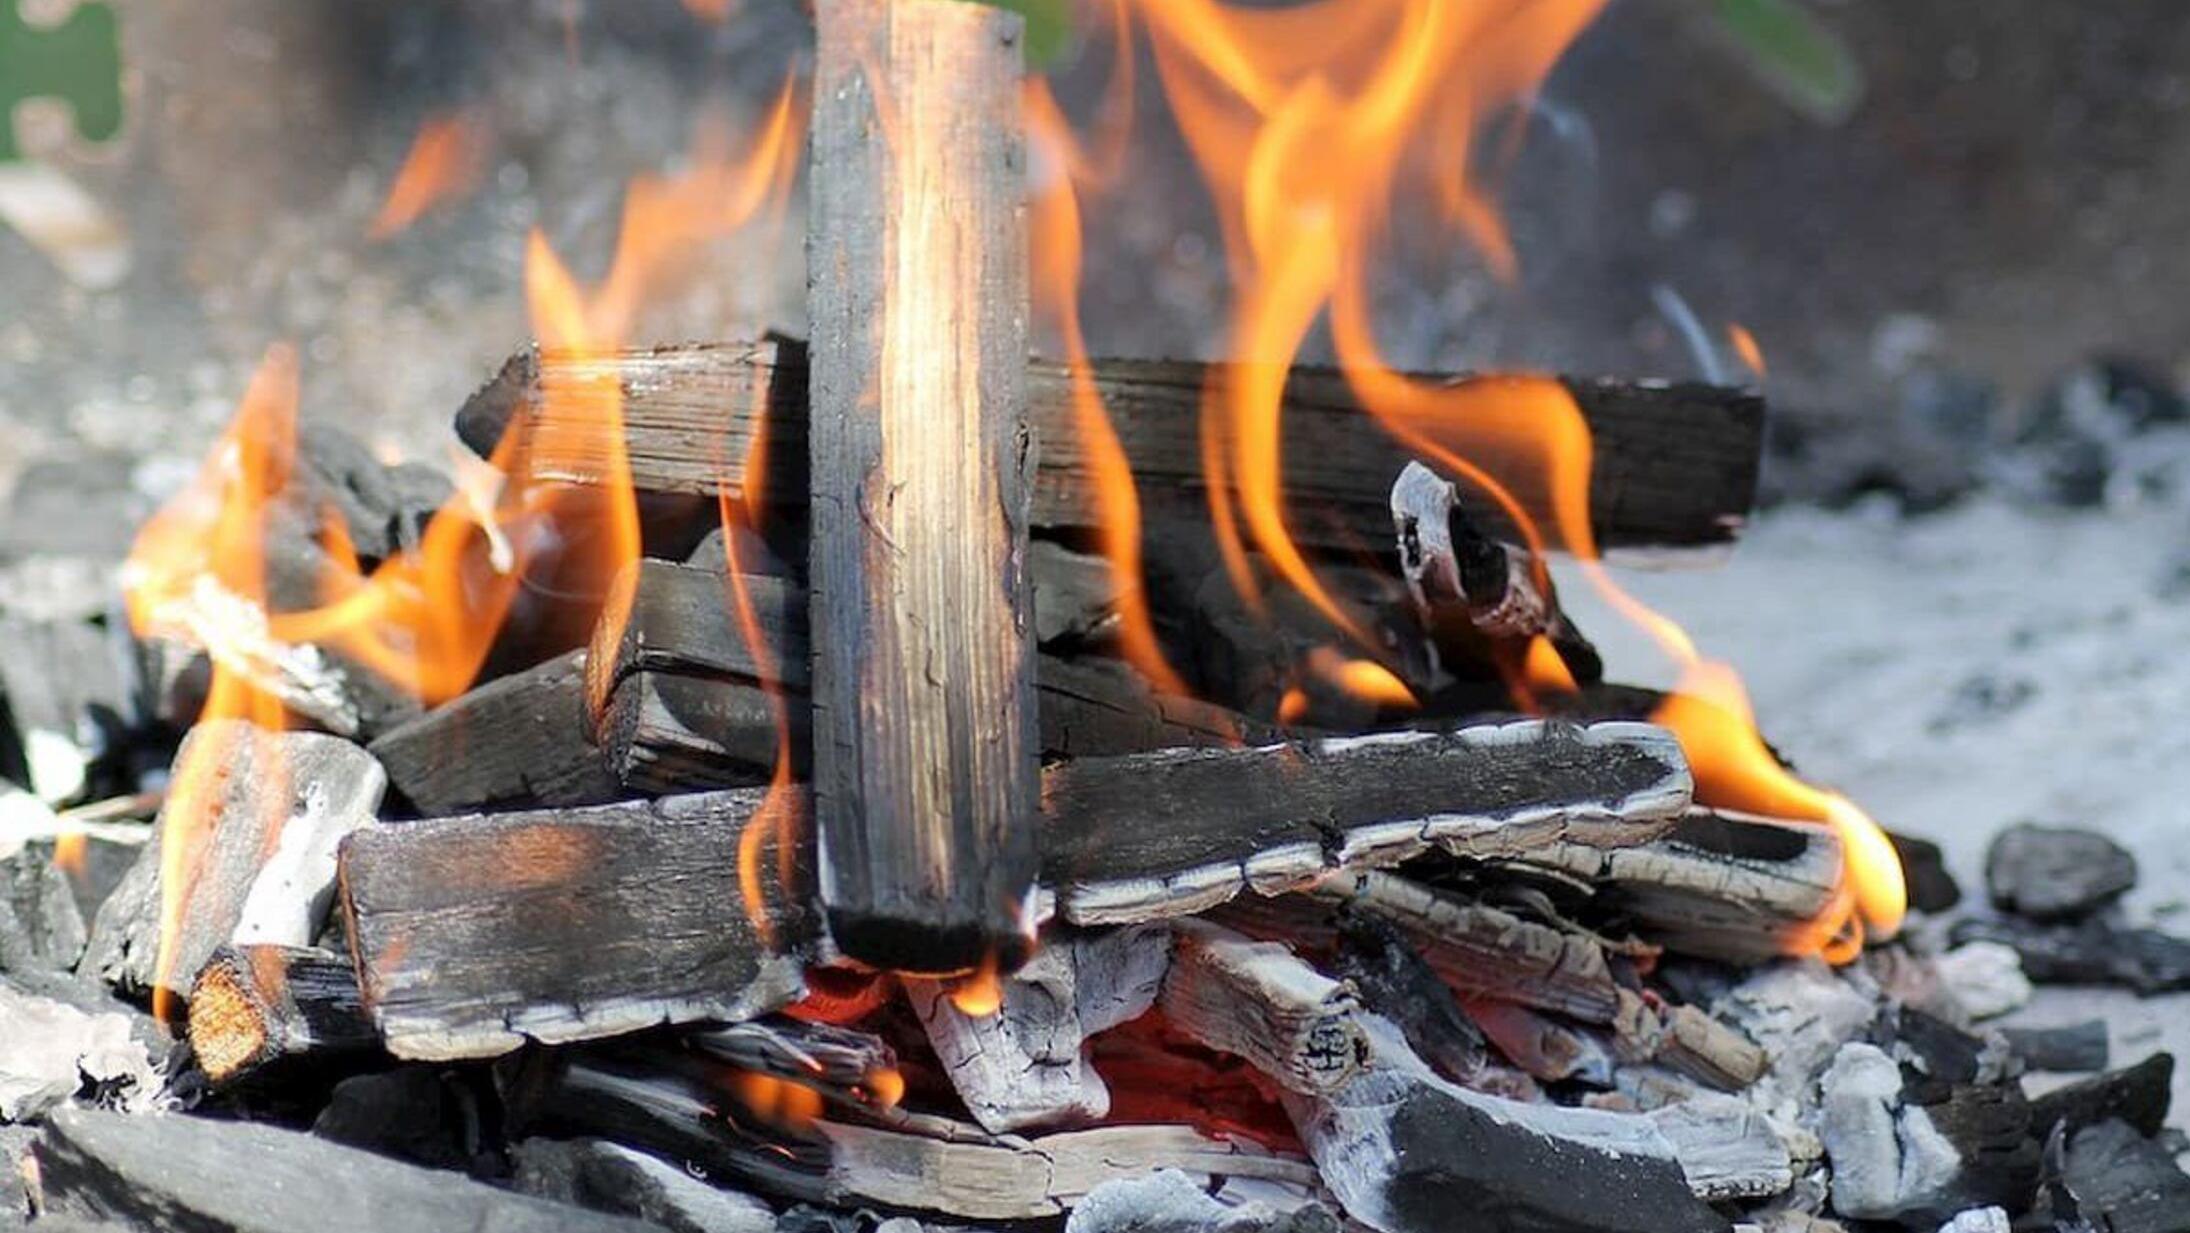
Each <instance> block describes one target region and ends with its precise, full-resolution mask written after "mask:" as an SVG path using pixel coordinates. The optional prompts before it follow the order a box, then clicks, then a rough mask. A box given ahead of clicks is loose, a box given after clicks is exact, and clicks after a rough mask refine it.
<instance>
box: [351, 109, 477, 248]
mask: <svg viewBox="0 0 2190 1233" xmlns="http://www.w3.org/2000/svg"><path fill="white" fill-rule="evenodd" d="M486 160H487V130H486V124H485V121H484V118H483V117H482V116H481V114H480V113H479V112H478V111H476V110H473V109H463V110H458V111H450V112H443V113H442V114H440V115H433V116H428V117H426V120H425V122H424V123H423V124H420V125H419V126H418V135H417V136H416V137H413V138H412V139H411V150H410V153H409V154H407V155H405V156H404V159H403V166H402V167H401V168H400V169H399V170H397V172H396V173H395V182H394V183H392V184H390V185H389V186H388V196H387V198H386V199H385V200H383V201H382V202H381V203H380V211H379V212H378V213H376V214H374V215H373V221H372V224H371V225H370V226H369V227H367V228H366V230H365V235H366V237H367V238H368V239H373V240H385V239H387V238H388V237H390V236H392V235H395V234H396V233H397V232H399V231H402V230H404V229H405V228H407V227H409V226H410V225H411V224H412V223H415V222H417V221H418V220H419V219H421V218H423V217H425V216H426V213H427V212H428V211H430V210H432V209H434V208H435V207H437V206H442V205H448V204H453V203H455V202H457V201H460V200H462V199H463V198H465V197H468V196H470V195H471V192H472V190H473V189H475V188H477V187H478V186H479V176H480V172H481V171H482V170H483V169H484V167H485V165H486Z"/></svg>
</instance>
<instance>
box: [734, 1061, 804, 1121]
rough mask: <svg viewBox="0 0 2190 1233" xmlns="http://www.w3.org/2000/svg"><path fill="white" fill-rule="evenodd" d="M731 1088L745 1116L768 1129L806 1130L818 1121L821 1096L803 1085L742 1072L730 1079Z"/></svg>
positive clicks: (748, 1071)
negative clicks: (774, 1127)
mask: <svg viewBox="0 0 2190 1233" xmlns="http://www.w3.org/2000/svg"><path fill="white" fill-rule="evenodd" d="M730 1088H731V1091H732V1092H734V1093H736V1095H737V1098H738V1101H739V1102H740V1103H741V1104H743V1105H744V1106H745V1111H746V1112H747V1113H750V1114H752V1115H753V1116H754V1117H755V1118H757V1119H759V1120H760V1121H762V1122H765V1123H767V1124H768V1125H771V1126H780V1127H782V1128H784V1129H786V1130H805V1129H806V1128H808V1127H810V1126H812V1125H813V1124H814V1123H815V1122H817V1121H820V1120H821V1093H819V1092H817V1091H815V1090H814V1089H812V1088H810V1087H807V1086H806V1085H805V1084H803V1083H793V1082H791V1081H790V1080H788V1079H778V1078H776V1077H775V1076H774V1075H764V1074H761V1073H760V1072H758V1071H751V1070H741V1071H737V1072H736V1073H735V1074H733V1075H732V1076H731V1080H730Z"/></svg>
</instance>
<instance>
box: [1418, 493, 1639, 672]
mask: <svg viewBox="0 0 2190 1233" xmlns="http://www.w3.org/2000/svg"><path fill="white" fill-rule="evenodd" d="M1392 525H1393V529H1394V530H1395V531H1396V532H1397V533H1398V536H1399V567H1400V572H1401V573H1402V574H1403V575H1404V576H1405V577H1406V579H1407V587H1408V590H1409V591H1410V592H1412V593H1413V596H1414V602H1415V605H1416V607H1417V609H1419V611H1420V613H1421V616H1422V620H1423V623H1424V624H1425V625H1426V626H1427V627H1428V628H1429V630H1430V632H1431V638H1432V641H1433V643H1434V645H1436V646H1437V647H1438V648H1439V649H1440V651H1441V652H1442V653H1443V654H1444V655H1445V657H1446V658H1447V660H1448V662H1449V663H1455V664H1457V663H1458V662H1463V661H1465V660H1468V659H1478V658H1481V656H1480V655H1471V654H1469V647H1470V644H1474V645H1477V646H1479V645H1480V644H1481V643H1482V642H1483V641H1484V640H1488V641H1489V642H1491V643H1493V644H1498V643H1503V644H1508V645H1512V646H1515V647H1516V648H1525V647H1526V646H1527V644H1528V643H1529V642H1530V641H1531V640H1532V639H1535V638H1544V639H1546V640H1548V641H1549V642H1550V644H1551V647H1552V649H1553V650H1554V651H1556V652H1558V654H1559V658H1560V660H1561V661H1562V662H1564V663H1565V665H1566V669H1567V672H1568V674H1569V675H1570V676H1571V677H1572V678H1573V679H1574V681H1575V682H1576V683H1578V684H1593V683H1595V682H1597V681H1599V680H1601V679H1603V677H1604V661H1603V660H1602V659H1601V658H1599V657H1598V655H1597V648H1596V647H1594V646H1592V645H1590V642H1589V639H1587V638H1585V637H1583V636H1582V632H1581V630H1579V629H1577V628H1575V626H1574V622H1573V621H1571V620H1569V619H1568V618H1567V615H1566V613H1565V611H1564V610H1562V609H1561V608H1560V607H1559V596H1558V593H1557V591H1555V590H1554V589H1553V588H1552V585H1551V575H1550V573H1549V572H1548V571H1547V570H1546V569H1545V567H1544V564H1543V562H1542V561H1540V560H1539V559H1538V558H1537V557H1536V556H1535V554H1533V553H1531V552H1529V551H1528V550H1527V549H1525V548H1522V547H1520V546H1519V545H1517V544H1510V543H1500V542H1499V541H1497V540H1495V539H1492V538H1491V537H1490V536H1489V535H1487V534H1485V533H1484V532H1483V531H1482V530H1481V528H1479V527H1478V526H1477V525H1476V522H1475V520H1474V519H1473V518H1471V517H1469V516H1468V513H1467V511H1466V510H1465V509H1464V508H1463V507H1462V506H1461V502H1460V490H1459V488H1458V487H1457V486H1455V485H1454V484H1453V483H1452V482H1451V481H1450V480H1447V479H1444V478H1443V477H1441V476H1439V475H1438V474H1437V473H1436V472H1434V471H1432V470H1430V469H1429V468H1428V467H1426V466H1423V465H1422V464H1421V463H1420V462H1410V463H1408V464H1407V466H1406V469H1405V470H1403V471H1401V472H1400V473H1399V479H1398V480H1397V481H1395V482H1394V483H1393V484H1392Z"/></svg>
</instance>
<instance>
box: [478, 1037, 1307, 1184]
mask: <svg viewBox="0 0 2190 1233" xmlns="http://www.w3.org/2000/svg"><path fill="white" fill-rule="evenodd" d="M512 1100H513V1107H512V1112H513V1116H514V1117H515V1118H516V1119H517V1122H518V1125H519V1127H520V1128H521V1130H522V1131H523V1132H524V1133H553V1134H557V1135H572V1134H578V1135H593V1136H598V1137H602V1138H608V1139H613V1140H615V1141H617V1142H621V1143H627V1144H631V1145H634V1146H638V1147H641V1148H644V1149H646V1150H649V1151H654V1152H658V1153H661V1154H662V1155H664V1156H666V1157H668V1158H670V1159H672V1160H680V1161H685V1162H687V1163H688V1165H689V1167H691V1168H693V1169H696V1170H700V1171H701V1172H702V1173H703V1174H704V1175H706V1176H708V1177H710V1178H713V1179H719V1180H725V1181H731V1182H735V1183H737V1184H739V1185H744V1186H750V1187H751V1188H753V1189H755V1190H758V1191H762V1192H764V1193H768V1194H772V1195H776V1196H779V1197H783V1198H788V1199H793V1200H798V1201H801V1202H807V1203H825V1204H832V1205H837V1206H845V1207H856V1206H880V1207H886V1208H894V1209H897V1210H901V1211H916V1212H936V1213H941V1214H943V1215H946V1216H950V1217H956V1218H958V1219H963V1220H976V1221H1008V1220H1037V1219H1043V1218H1048V1217H1055V1216H1058V1215H1060V1214H1062V1213H1063V1212H1065V1211H1067V1210H1069V1209H1070V1208H1071V1207H1072V1206H1073V1205H1074V1204H1075V1203H1077V1202H1078V1201H1079V1199H1080V1198H1081V1197H1082V1196H1084V1195H1086V1194H1087V1193H1088V1192H1089V1191H1090V1190H1093V1189H1094V1188H1095V1187H1097V1186H1099V1185H1102V1184H1103V1183H1104V1182H1108V1181H1112V1180H1114V1179H1117V1178H1123V1177H1138V1176H1141V1175H1143V1174H1145V1173H1146V1172H1147V1171H1149V1170H1150V1169H1154V1168H1173V1169H1177V1170H1179V1171H1181V1172H1183V1173H1185V1174H1187V1175H1188V1176H1189V1177H1192V1178H1195V1179H1196V1180H1197V1182H1200V1183H1202V1184H1205V1185H1212V1184H1215V1183H1217V1182H1219V1181H1221V1180H1223V1179H1226V1178H1234V1177H1238V1178H1266V1179H1270V1180H1274V1181H1280V1182H1286V1183H1291V1184H1295V1185H1303V1186H1313V1185H1315V1180H1316V1173H1315V1169H1314V1168H1313V1167H1312V1166H1310V1165H1309V1164H1307V1163H1306V1162H1305V1161H1302V1160H1299V1159H1298V1158H1296V1157H1291V1156H1283V1155H1276V1154H1268V1153H1263V1152H1259V1151H1257V1150H1256V1149H1254V1148H1253V1147H1252V1146H1250V1145H1248V1144H1245V1143H1243V1142H1239V1141H1231V1140H1215V1139H1210V1138H1207V1137H1205V1136H1203V1135H1201V1134H1199V1133H1198V1132H1196V1131H1193V1130H1191V1129H1188V1128H1186V1127H1183V1126H1103V1127H1098V1128H1096V1129H1092V1130H1077V1131H1066V1132H1062V1133H1058V1134H1051V1135H1045V1136H1042V1137H1039V1138H1034V1139H1024V1138H1017V1137H1012V1138H996V1137H992V1136H989V1135H987V1134H985V1133H984V1132H982V1131H981V1130H980V1128H978V1127H976V1126H970V1125H961V1126H960V1130H959V1132H958V1133H957V1134H955V1135H950V1136H942V1135H916V1134H910V1133H906V1132H904V1131H900V1130H891V1129H884V1128H880V1127H876V1126H868V1125H858V1124H854V1123H850V1122H837V1121H828V1120H821V1121H816V1122H812V1123H810V1124H807V1125H805V1126H801V1127H793V1126H780V1125H774V1126H771V1125H767V1124H765V1123H763V1122H760V1121H759V1120H758V1119H756V1118H755V1117H754V1116H753V1115H752V1114H750V1113H741V1112H738V1111H737V1109H736V1105H735V1103H734V1099H733V1094H732V1093H730V1092H727V1091H725V1090H722V1089H721V1088H720V1086H719V1085H718V1083H717V1082H716V1081H715V1080H714V1079H713V1078H712V1077H710V1076H707V1075H704V1074H701V1073H699V1072H695V1071H692V1070H681V1071H680V1070H675V1069H668V1070H664V1069H659V1068H652V1067H649V1068H645V1069H635V1068H632V1067H630V1066H627V1065H618V1064H617V1063H615V1062H613V1061H611V1060H606V1059H602V1058H598V1057H591V1056H584V1055H572V1054H565V1055H562V1056H551V1055H546V1054H543V1055H539V1056H535V1057H533V1058H531V1059H529V1062H528V1065H527V1067H526V1069H525V1071H524V1072H523V1074H522V1075H521V1076H520V1078H519V1079H518V1080H517V1081H516V1083H515V1084H514V1085H513V1087H512ZM725 1110H727V1111H728V1112H729V1114H730V1115H729V1116H724V1115H723V1111H725Z"/></svg>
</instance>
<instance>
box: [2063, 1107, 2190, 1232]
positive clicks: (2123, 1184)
mask: <svg viewBox="0 0 2190 1233" xmlns="http://www.w3.org/2000/svg"><path fill="white" fill-rule="evenodd" d="M2054 1154H2055V1155H2057V1156H2058V1158H2059V1167H2058V1169H2057V1181H2049V1184H2048V1185H2047V1187H2046V1193H2047V1198H2048V1199H2049V1200H2052V1201H2051V1202H2049V1203H2048V1205H2047V1211H2046V1214H2047V1215H2049V1216H2050V1217H2052V1221H2053V1227H2054V1228H2056V1229H2076V1230H2079V1231H2080V1230H2083V1229H2104V1230H2106V1231H2107V1233H2166V1230H2169V1229H2175V1228H2180V1227H2181V1225H2182V1214H2183V1211H2184V1210H2185V1208H2190V1176H2185V1175H2184V1174H2183V1171H2182V1167H2181V1166H2180V1165H2178V1164H2176V1163H2175V1154H2174V1152H2172V1151H2171V1150H2169V1149H2168V1148H2167V1147H2166V1146H2165V1145H2164V1144H2161V1143H2158V1142H2155V1141H2153V1140H2151V1139H2147V1138H2142V1137H2140V1136H2139V1135H2138V1133H2137V1130H2136V1128H2135V1127H2132V1126H2129V1125H2128V1124H2126V1123H2123V1122H2101V1123H2100V1124H2098V1125H2096V1126H2091V1127H2087V1128H2085V1129H2083V1130H2081V1131H2078V1132H2077V1133H2075V1134H2074V1135H2068V1136H2063V1148H2062V1150H2059V1151H2057V1152H2055V1153H2054Z"/></svg>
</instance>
